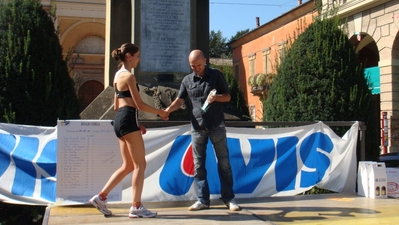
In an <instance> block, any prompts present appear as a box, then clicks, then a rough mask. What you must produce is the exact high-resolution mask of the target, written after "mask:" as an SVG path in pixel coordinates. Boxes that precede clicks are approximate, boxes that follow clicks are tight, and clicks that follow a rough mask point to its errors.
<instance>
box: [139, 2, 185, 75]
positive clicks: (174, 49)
mask: <svg viewBox="0 0 399 225" xmlns="http://www.w3.org/2000/svg"><path fill="white" fill-rule="evenodd" d="M190 2H191V1H188V0H163V1H159V0H145V1H141V17H140V20H141V22H140V40H141V43H140V45H141V46H140V55H141V61H140V70H141V71H143V72H155V73H189V72H190V67H189V64H188V54H189V53H190Z"/></svg>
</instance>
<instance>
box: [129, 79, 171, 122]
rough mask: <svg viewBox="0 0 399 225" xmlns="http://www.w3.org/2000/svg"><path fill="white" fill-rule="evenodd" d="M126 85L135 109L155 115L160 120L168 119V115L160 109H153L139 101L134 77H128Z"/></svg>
mask: <svg viewBox="0 0 399 225" xmlns="http://www.w3.org/2000/svg"><path fill="white" fill-rule="evenodd" d="M127 83H128V86H129V90H130V93H131V95H132V98H133V101H134V103H135V104H136V107H137V109H139V110H142V111H145V112H149V113H153V114H157V115H159V116H160V117H162V118H164V117H168V114H169V113H168V112H166V111H164V110H161V109H156V108H153V107H151V106H149V105H147V104H146V103H145V102H143V100H142V99H141V96H140V93H139V91H138V89H137V85H136V84H137V83H136V78H135V77H134V75H131V76H129V78H128V80H127Z"/></svg>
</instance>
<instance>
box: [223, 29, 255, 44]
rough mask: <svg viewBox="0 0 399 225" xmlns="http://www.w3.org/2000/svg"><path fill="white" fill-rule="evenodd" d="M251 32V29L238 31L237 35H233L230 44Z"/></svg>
mask: <svg viewBox="0 0 399 225" xmlns="http://www.w3.org/2000/svg"><path fill="white" fill-rule="evenodd" d="M249 31H250V30H249V29H246V30H240V31H237V33H236V34H235V35H233V36H231V37H230V39H229V40H228V42H233V41H235V40H237V39H239V38H240V37H241V36H243V35H245V34H247V33H249Z"/></svg>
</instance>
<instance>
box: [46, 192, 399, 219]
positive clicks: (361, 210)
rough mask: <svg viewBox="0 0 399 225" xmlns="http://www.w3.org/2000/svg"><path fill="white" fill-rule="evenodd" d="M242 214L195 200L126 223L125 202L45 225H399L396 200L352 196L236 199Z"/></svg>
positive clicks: (79, 210) (73, 211)
mask: <svg viewBox="0 0 399 225" xmlns="http://www.w3.org/2000/svg"><path fill="white" fill-rule="evenodd" d="M236 201H237V203H238V204H239V205H240V206H241V207H242V210H241V211H238V212H231V211H229V210H227V208H226V207H225V206H224V205H222V204H221V202H220V201H213V202H212V203H213V204H212V205H211V208H210V209H209V210H201V211H196V212H191V211H188V210H187V207H188V206H190V205H191V203H193V202H170V203H166V202H162V203H146V204H145V205H146V206H147V208H149V209H150V210H152V211H157V212H158V216H157V217H156V218H139V219H129V218H128V217H127V214H128V209H129V204H111V205H110V207H109V208H110V209H111V210H112V212H113V213H114V214H115V215H114V216H112V217H104V216H103V215H102V214H100V213H99V212H98V211H97V210H96V209H95V208H94V207H92V206H90V205H85V206H63V207H52V208H48V209H47V213H46V215H45V218H44V222H43V225H56V224H118V225H124V224H131V223H135V224H148V225H150V224H151V225H156V224H190V225H197V224H198V225H199V224H209V225H211V224H248V225H249V224H251V225H256V224H278V225H280V224H310V225H313V224H323V225H324V224H327V225H330V224H341V225H350V224H362V225H363V224H366V225H367V224H373V225H374V224H389V225H392V224H399V213H398V211H399V199H394V198H385V199H371V198H365V197H361V196H358V195H356V194H324V195H306V196H303V195H301V196H294V197H268V198H257V199H236Z"/></svg>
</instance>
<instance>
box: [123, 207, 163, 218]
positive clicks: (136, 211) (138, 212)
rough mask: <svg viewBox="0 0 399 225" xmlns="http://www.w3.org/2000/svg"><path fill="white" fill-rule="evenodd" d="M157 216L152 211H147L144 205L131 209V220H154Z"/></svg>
mask: <svg viewBox="0 0 399 225" xmlns="http://www.w3.org/2000/svg"><path fill="white" fill-rule="evenodd" d="M157 214H158V213H157V212H151V211H150V210H148V209H146V208H145V206H144V205H143V204H141V205H140V207H139V208H136V207H134V206H131V207H130V212H129V218H141V217H144V218H153V217H156V216H157Z"/></svg>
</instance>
